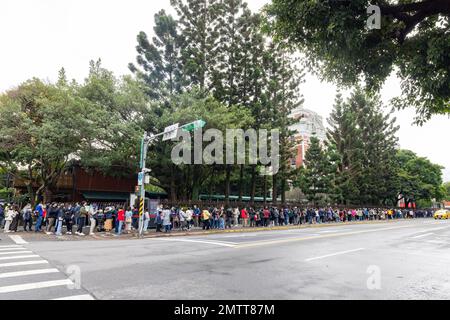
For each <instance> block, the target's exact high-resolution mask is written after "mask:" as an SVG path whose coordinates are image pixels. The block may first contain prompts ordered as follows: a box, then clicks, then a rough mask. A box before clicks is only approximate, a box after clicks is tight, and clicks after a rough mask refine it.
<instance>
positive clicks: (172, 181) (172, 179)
mask: <svg viewBox="0 0 450 320" xmlns="http://www.w3.org/2000/svg"><path fill="white" fill-rule="evenodd" d="M170 200H171V201H172V202H175V201H177V188H176V185H175V172H174V167H173V165H170Z"/></svg>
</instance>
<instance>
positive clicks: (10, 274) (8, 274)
mask: <svg viewBox="0 0 450 320" xmlns="http://www.w3.org/2000/svg"><path fill="white" fill-rule="evenodd" d="M56 272H59V270H58V269H55V268H51V269H35V270H26V271H15V272H5V273H0V279H3V278H13V277H22V276H31V275H34V274H45V273H56Z"/></svg>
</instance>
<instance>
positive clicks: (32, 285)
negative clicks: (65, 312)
mask: <svg viewBox="0 0 450 320" xmlns="http://www.w3.org/2000/svg"><path fill="white" fill-rule="evenodd" d="M67 285H73V282H72V280H70V279H64V280H53V281H43V282H33V283H26V284H18V285H13V286H6V287H0V293H10V292H17V291H26V290H33V289H42V288H49V287H58V286H67Z"/></svg>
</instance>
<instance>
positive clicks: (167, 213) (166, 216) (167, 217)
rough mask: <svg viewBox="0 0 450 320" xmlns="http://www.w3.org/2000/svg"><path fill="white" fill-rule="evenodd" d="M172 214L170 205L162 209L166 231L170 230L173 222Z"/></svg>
mask: <svg viewBox="0 0 450 320" xmlns="http://www.w3.org/2000/svg"><path fill="white" fill-rule="evenodd" d="M170 216H171V212H170V209H169V208H168V207H165V208H164V210H163V211H162V219H163V226H164V231H165V232H166V233H167V232H170V229H171V226H172V223H171V221H170Z"/></svg>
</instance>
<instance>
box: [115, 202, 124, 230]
mask: <svg viewBox="0 0 450 320" xmlns="http://www.w3.org/2000/svg"><path fill="white" fill-rule="evenodd" d="M118 209H119V210H118V211H117V222H116V223H117V224H116V225H117V227H116V234H117V235H118V236H120V234H121V233H122V226H123V223H124V222H125V210H123V208H121V207H119V208H118Z"/></svg>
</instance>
